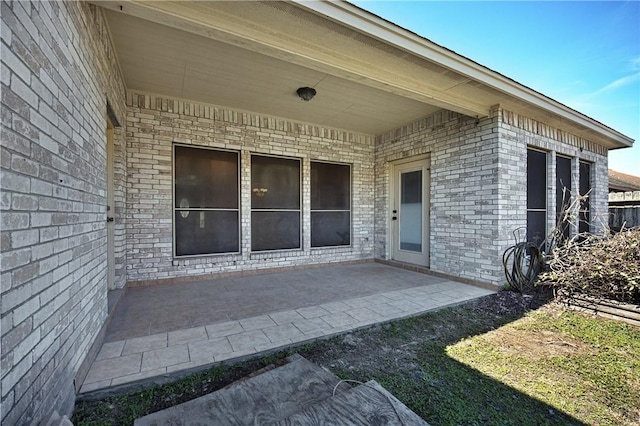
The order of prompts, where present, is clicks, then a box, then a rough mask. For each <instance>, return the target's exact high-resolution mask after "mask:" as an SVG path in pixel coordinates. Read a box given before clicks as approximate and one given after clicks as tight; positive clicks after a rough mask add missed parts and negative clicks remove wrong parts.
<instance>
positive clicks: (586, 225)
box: [578, 160, 593, 234]
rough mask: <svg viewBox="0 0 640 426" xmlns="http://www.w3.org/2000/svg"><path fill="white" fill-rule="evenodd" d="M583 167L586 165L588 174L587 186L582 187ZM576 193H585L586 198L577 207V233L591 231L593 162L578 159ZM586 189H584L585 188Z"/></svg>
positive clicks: (581, 194)
mask: <svg viewBox="0 0 640 426" xmlns="http://www.w3.org/2000/svg"><path fill="white" fill-rule="evenodd" d="M583 167H587V169H586V170H587V171H588V176H587V182H586V184H587V185H588V188H583V186H582V183H583V182H584V180H583V176H582V172H583ZM578 172H579V173H578V194H579V195H580V197H583V196H585V195H587V197H586V200H584V201H581V202H580V206H579V207H578V233H579V234H583V233H591V199H592V196H591V195H592V193H593V163H592V162H590V161H586V160H579V161H578ZM585 189H586V190H585Z"/></svg>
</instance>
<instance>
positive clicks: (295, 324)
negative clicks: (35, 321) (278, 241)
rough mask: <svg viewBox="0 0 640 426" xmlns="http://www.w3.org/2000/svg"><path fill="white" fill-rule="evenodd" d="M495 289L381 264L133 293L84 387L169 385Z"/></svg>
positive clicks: (116, 314)
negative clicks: (190, 375)
mask: <svg viewBox="0 0 640 426" xmlns="http://www.w3.org/2000/svg"><path fill="white" fill-rule="evenodd" d="M397 266H400V265H397ZM425 271H426V270H425ZM492 292H493V290H487V289H483V288H480V287H475V286H472V285H468V284H463V283H461V282H457V281H453V280H450V279H447V278H443V277H438V276H435V275H430V274H425V273H421V272H418V271H411V270H407V269H404V268H401V267H395V266H391V265H386V264H382V263H380V262H358V263H351V264H341V265H334V266H327V265H325V266H320V267H315V268H305V269H295V270H288V271H281V272H272V273H261V274H254V275H248V274H244V275H235V276H229V277H225V278H216V279H209V280H200V281H191V282H183V283H179V284H177V283H170V284H159V285H153V286H146V287H131V288H128V289H127V290H126V291H125V292H124V294H123V295H122V296H121V298H120V300H119V303H118V304H117V306H115V307H114V309H113V312H112V318H111V321H110V323H109V326H108V328H107V330H106V336H105V339H104V343H103V344H102V346H101V348H100V349H99V352H98V354H97V356H96V358H95V360H94V361H93V363H92V364H91V365H90V367H89V371H88V374H87V375H86V377H84V380H83V382H82V383H81V384H80V383H78V384H77V386H78V388H79V390H80V393H88V392H93V391H98V390H106V389H110V388H116V387H119V386H128V385H131V384H133V383H136V382H139V381H145V380H149V381H151V380H167V378H170V377H171V376H172V375H180V374H183V373H185V372H186V371H189V370H193V369H198V368H206V367H207V366H210V365H213V364H216V363H220V362H223V361H224V362H233V361H238V360H240V359H243V358H246V357H251V356H255V355H259V354H266V353H269V352H272V351H274V350H277V349H280V348H284V347H287V346H292V345H299V344H302V343H304V342H308V341H312V340H315V339H321V338H327V337H330V336H334V335H337V334H340V333H344V332H348V331H351V330H356V329H359V328H363V327H370V326H373V325H375V324H380V323H385V322H389V321H392V320H396V319H400V318H405V317H410V316H416V315H420V314H422V313H424V312H428V311H431V310H435V309H441V308H444V307H446V306H451V305H455V304H459V303H463V302H465V301H468V300H472V299H475V298H478V297H482V296H485V295H488V294H491V293H492Z"/></svg>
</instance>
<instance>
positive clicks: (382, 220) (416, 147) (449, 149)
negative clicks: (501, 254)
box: [375, 111, 499, 283]
mask: <svg viewBox="0 0 640 426" xmlns="http://www.w3.org/2000/svg"><path fill="white" fill-rule="evenodd" d="M495 123H496V118H495V117H492V118H487V119H484V120H476V119H475V118H471V117H466V116H463V115H460V114H457V113H454V112H450V111H440V112H438V113H435V114H433V115H431V116H429V117H426V118H424V119H422V120H418V121H416V122H414V123H411V124H409V125H407V126H404V127H402V128H400V129H396V130H394V131H392V132H388V133H385V134H383V135H379V136H378V137H377V138H376V217H375V220H376V227H375V233H376V239H375V243H376V256H377V257H380V258H383V259H389V258H391V256H392V253H391V244H390V234H389V226H390V218H389V214H388V211H389V184H390V180H391V176H390V172H391V164H390V162H392V161H394V160H398V159H402V158H406V157H411V156H415V155H420V154H425V153H428V154H430V159H431V170H430V171H431V200H430V202H431V206H430V208H431V215H430V262H429V263H430V268H431V269H432V270H434V271H437V272H443V273H446V274H449V275H455V276H459V277H463V278H468V279H471V280H477V281H483V282H488V283H495V282H496V281H497V278H496V277H497V276H498V275H499V266H498V265H496V264H495V262H494V261H493V259H494V258H495V256H496V254H497V250H496V248H495V246H494V243H493V241H494V240H495V239H496V237H497V221H498V207H497V206H498V178H499V173H498V161H497V158H498V156H497V151H498V133H497V126H496V124H495Z"/></svg>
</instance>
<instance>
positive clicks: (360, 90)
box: [107, 11, 439, 134]
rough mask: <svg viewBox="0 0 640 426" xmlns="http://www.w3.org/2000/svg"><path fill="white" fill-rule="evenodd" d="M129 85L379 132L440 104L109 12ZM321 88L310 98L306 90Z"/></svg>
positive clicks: (420, 114)
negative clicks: (302, 95) (301, 92)
mask: <svg viewBox="0 0 640 426" xmlns="http://www.w3.org/2000/svg"><path fill="white" fill-rule="evenodd" d="M107 19H108V22H109V26H110V29H111V32H112V36H113V40H114V43H115V47H116V50H117V54H118V59H119V61H120V66H121V68H122V71H123V73H124V77H125V81H126V84H127V87H128V88H130V89H136V90H141V91H145V92H150V93H158V94H163V95H168V96H173V97H177V98H184V99H191V100H194V101H201V102H205V103H211V104H214V105H221V106H225V107H231V108H234V109H240V110H244V111H251V112H257V113H262V114H267V115H271V116H277V117H285V118H289V119H293V120H298V121H303V122H308V123H314V124H319V125H325V126H328V127H333V128H339V129H347V130H351V131H356V132H361V133H368V134H377V133H380V132H382V131H384V130H387V129H392V128H395V127H398V126H400V125H403V124H405V123H407V122H410V121H412V120H416V119H418V118H420V117H423V116H425V115H427V114H430V113H432V112H434V111H436V110H438V109H439V108H438V107H435V106H433V105H429V104H426V103H423V102H420V101H416V100H413V99H409V98H406V97H403V96H399V95H396V94H393V93H390V92H386V91H383V90H380V89H376V88H373V87H370V86H367V85H364V84H360V83H357V82H353V81H349V80H345V79H344V78H340V77H337V76H334V75H331V74H328V73H327V72H323V71H319V70H316V69H312V68H308V67H305V66H301V65H297V64H292V63H288V62H286V61H284V60H281V59H278V58H274V57H270V56H267V55H264V54H260V53H258V52H254V51H251V50H247V49H243V48H238V47H236V46H234V45H231V44H228V43H224V42H220V41H218V40H214V39H210V38H206V37H203V36H201V35H197V34H193V33H190V32H186V31H182V30H178V29H175V28H171V27H168V26H165V25H161V24H157V23H154V22H150V21H147V20H144V19H140V18H137V17H133V16H130V15H126V14H122V13H117V12H112V11H108V12H107ZM304 86H310V87H314V88H315V89H316V91H317V95H316V97H315V98H314V99H313V100H312V101H311V102H304V101H302V100H300V99H299V98H298V96H297V95H296V89H298V88H299V87H304Z"/></svg>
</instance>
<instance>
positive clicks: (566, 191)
mask: <svg viewBox="0 0 640 426" xmlns="http://www.w3.org/2000/svg"><path fill="white" fill-rule="evenodd" d="M570 204H571V159H570V158H566V157H561V156H556V225H557V226H559V227H560V239H561V240H562V241H565V240H568V239H569V223H570V219H569V218H564V214H565V210H566V209H567V207H569V205H570Z"/></svg>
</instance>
